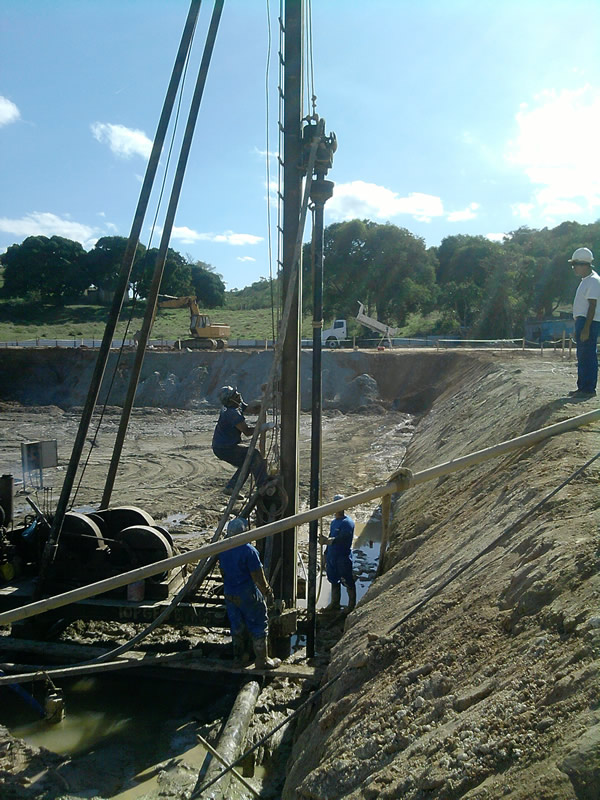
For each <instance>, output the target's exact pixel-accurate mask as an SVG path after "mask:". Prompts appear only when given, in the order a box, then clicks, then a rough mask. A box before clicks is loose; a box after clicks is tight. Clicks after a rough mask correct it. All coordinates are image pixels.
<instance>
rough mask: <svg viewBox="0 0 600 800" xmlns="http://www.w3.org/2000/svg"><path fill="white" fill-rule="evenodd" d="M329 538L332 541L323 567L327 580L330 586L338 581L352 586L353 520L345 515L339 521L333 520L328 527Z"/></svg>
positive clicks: (326, 552)
mask: <svg viewBox="0 0 600 800" xmlns="http://www.w3.org/2000/svg"><path fill="white" fill-rule="evenodd" d="M329 537H330V538H332V539H333V542H330V543H329V544H328V545H327V549H326V551H325V567H326V572H327V580H328V581H329V582H330V583H332V584H337V583H339V582H340V581H343V582H344V585H345V586H350V585H353V584H354V576H353V574H352V540H353V538H354V520H353V519H352V517H349V516H348V515H347V514H344V516H343V517H342V518H341V519H337V518H335V519H333V520H332V521H331V525H330V526H329Z"/></svg>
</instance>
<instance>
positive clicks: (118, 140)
mask: <svg viewBox="0 0 600 800" xmlns="http://www.w3.org/2000/svg"><path fill="white" fill-rule="evenodd" d="M90 128H91V130H92V133H93V135H94V138H95V139H97V140H98V141H99V142H101V143H102V144H108V146H109V147H110V149H111V150H112V152H113V153H114V154H115V155H116V156H119V157H120V158H131V157H132V156H142V157H143V158H149V157H150V152H151V150H152V141H151V140H150V139H149V138H148V137H147V136H146V134H145V133H144V131H137V130H133V129H132V128H126V127H125V126H124V125H112V124H111V123H109V122H94V123H93V124H92V125H90Z"/></svg>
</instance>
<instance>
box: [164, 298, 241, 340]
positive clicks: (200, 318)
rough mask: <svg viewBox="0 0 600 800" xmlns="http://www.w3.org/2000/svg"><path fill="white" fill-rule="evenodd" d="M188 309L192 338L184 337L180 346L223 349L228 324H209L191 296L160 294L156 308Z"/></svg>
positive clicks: (227, 335) (227, 333) (206, 317)
mask: <svg viewBox="0 0 600 800" xmlns="http://www.w3.org/2000/svg"><path fill="white" fill-rule="evenodd" d="M185 306H187V307H188V308H189V310H190V332H191V334H192V337H193V338H192V339H184V340H182V341H181V342H180V347H182V348H183V347H189V348H190V349H195V350H223V349H224V348H225V347H227V339H229V337H230V335H231V328H230V327H229V325H221V323H215V324H214V325H212V324H211V321H210V319H209V318H208V316H207V315H206V314H201V313H200V309H199V308H198V300H197V299H196V298H195V297H192V296H185V297H172V296H171V295H160V297H159V301H158V308H184V307H185Z"/></svg>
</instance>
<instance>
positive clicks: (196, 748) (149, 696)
mask: <svg viewBox="0 0 600 800" xmlns="http://www.w3.org/2000/svg"><path fill="white" fill-rule="evenodd" d="M62 688H63V691H64V695H65V701H66V715H65V718H64V720H62V722H59V723H58V724H54V725H53V724H50V723H49V722H47V721H45V720H41V719H39V718H37V716H36V714H35V711H34V710H33V709H32V708H30V707H29V706H27V705H26V704H25V703H24V701H23V699H22V698H20V697H18V696H17V695H16V694H14V693H13V692H11V691H9V690H8V689H4V690H3V691H2V722H3V723H4V724H5V725H6V726H7V727H8V728H9V730H10V732H11V733H12V734H13V735H14V736H17V737H19V738H21V739H24V740H25V741H26V742H27V743H28V744H30V745H33V746H35V747H44V748H46V749H48V750H50V751H52V752H54V753H58V754H59V755H62V756H66V757H77V758H78V759H79V763H80V764H82V765H83V769H84V770H85V769H89V773H90V780H92V781H94V785H93V786H92V785H89V787H88V788H89V790H90V791H91V789H92V788H93V789H94V792H92V794H97V795H99V796H102V797H107V798H119V800H135V799H136V798H138V797H141V796H146V795H147V794H148V792H152V791H153V790H156V789H157V787H158V779H159V776H160V775H161V774H163V775H164V774H165V773H168V772H169V771H172V770H175V769H177V768H179V765H180V764H181V762H182V761H183V760H185V769H186V771H187V772H188V773H189V772H190V771H193V772H194V773H195V774H196V775H197V774H199V773H200V771H201V769H202V767H203V763H204V762H205V760H206V751H205V749H204V747H202V745H201V744H199V742H198V738H197V733H196V732H197V730H198V721H197V717H199V718H203V717H205V715H206V709H207V707H208V706H210V704H211V703H212V701H213V700H214V687H213V688H208V687H203V686H201V685H198V684H187V683H185V684H184V683H170V682H167V683H165V682H164V681H160V682H158V681H156V680H152V679H149V678H139V677H137V678H136V679H135V680H134V681H132V680H130V679H126V680H124V679H116V678H114V677H102V678H100V677H86V678H80V679H76V680H72V681H66V682H64V683H63V685H62ZM34 691H35V690H34ZM221 712H222V709H221Z"/></svg>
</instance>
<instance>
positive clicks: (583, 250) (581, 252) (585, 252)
mask: <svg viewBox="0 0 600 800" xmlns="http://www.w3.org/2000/svg"><path fill="white" fill-rule="evenodd" d="M593 260H594V254H593V253H592V251H591V250H590V249H589V247H578V248H577V250H575V252H574V253H573V255H572V256H571V258H570V259H569V262H570V263H571V264H572V263H573V262H574V261H582V262H584V263H585V264H591V263H592V261H593Z"/></svg>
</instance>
